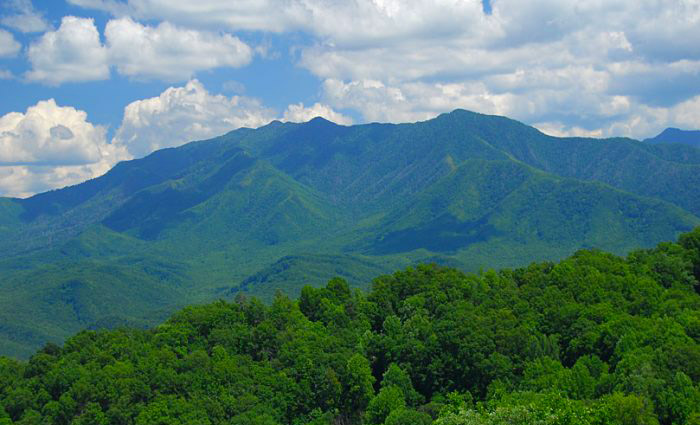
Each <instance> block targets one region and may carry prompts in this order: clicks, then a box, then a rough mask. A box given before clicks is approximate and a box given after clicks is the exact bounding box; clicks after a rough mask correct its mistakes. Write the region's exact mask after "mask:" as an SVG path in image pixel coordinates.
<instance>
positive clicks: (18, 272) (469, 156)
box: [0, 110, 700, 356]
mask: <svg viewBox="0 0 700 425" xmlns="http://www.w3.org/2000/svg"><path fill="white" fill-rule="evenodd" d="M699 179H700V150H699V149H695V148H692V147H689V146H682V145H651V144H647V143H642V142H638V141H634V140H629V139H605V140H598V139H581V138H554V137H550V136H547V135H545V134H543V133H541V132H539V131H538V130H536V129H534V128H532V127H529V126H526V125H524V124H522V123H519V122H516V121H513V120H510V119H508V118H504V117H496V116H487V115H481V114H476V113H472V112H468V111H463V110H457V111H454V112H452V113H450V114H444V115H441V116H439V117H437V118H435V119H433V120H429V121H425V122H419V123H415V124H399V125H394V124H376V123H374V124H366V125H357V126H349V127H346V126H340V125H336V124H334V123H331V122H329V121H326V120H324V119H321V118H316V119H314V120H311V121H310V122H307V123H301V124H295V123H281V122H273V123H271V124H269V125H267V126H264V127H261V128H259V129H255V130H253V129H239V130H236V131H233V132H231V133H229V134H226V135H224V136H221V137H218V138H215V139H212V140H207V141H199V142H193V143H190V144H187V145H184V146H181V147H178V148H172V149H164V150H161V151H157V152H154V153H153V154H151V155H149V156H147V157H146V158H143V159H138V160H133V161H127V162H122V163H120V164H118V165H117V166H116V167H114V168H113V169H112V170H110V171H109V172H108V173H107V174H105V175H104V176H102V177H99V178H97V179H94V180H91V181H88V182H85V183H83V184H80V185H77V186H73V187H68V188H65V189H61V190H55V191H51V192H47V193H42V194H38V195H36V196H33V197H31V198H29V199H7V198H0V255H2V257H1V258H0V274H1V275H2V280H0V291H2V293H3V297H1V298H0V352H2V353H5V354H12V355H16V356H27V355H29V354H30V353H31V352H32V351H33V350H34V349H35V348H36V347H38V346H40V345H41V344H43V343H44V342H46V341H53V342H60V341H62V340H63V338H65V337H67V336H68V335H70V334H73V333H75V332H77V331H79V330H80V329H84V328H86V327H94V326H101V325H104V324H107V325H108V324H114V323H125V322H126V323H133V324H139V325H140V326H148V325H152V324H155V323H157V322H158V321H159V320H162V319H163V318H164V317H165V316H166V315H167V314H168V312H171V311H173V310H174V309H176V308H178V307H181V306H183V305H186V304H191V303H197V302H206V301H210V300H212V299H216V298H221V297H223V298H226V297H232V296H234V294H235V293H236V292H237V291H238V290H239V289H243V290H244V291H245V292H247V293H250V294H259V295H262V296H264V297H266V299H267V300H269V299H271V296H272V294H273V293H274V290H275V289H276V288H281V289H283V290H284V291H285V292H286V293H288V294H291V295H297V294H298V293H299V290H300V288H301V287H302V286H303V285H304V284H306V283H312V284H316V285H318V284H321V283H322V282H324V281H326V280H327V279H329V278H330V277H332V276H336V275H340V276H344V277H345V278H346V279H348V281H349V283H350V284H351V285H352V286H362V285H366V282H368V281H369V280H370V279H371V277H372V276H375V275H377V274H380V273H386V272H389V271H391V270H395V269H397V268H403V267H406V266H408V265H411V264H417V263H420V262H438V263H440V264H445V265H450V266H453V267H456V268H459V269H462V270H464V271H476V270H479V269H480V268H485V267H512V266H519V265H523V264H527V263H528V262H530V261H535V260H545V259H548V260H556V259H560V258H563V257H565V256H566V255H570V254H571V253H573V252H574V251H576V250H577V249H580V248H592V247H596V248H601V249H606V250H609V251H612V252H614V253H616V254H624V253H626V252H629V251H630V250H632V249H635V248H640V247H650V246H653V245H655V244H656V243H658V242H659V241H662V240H667V239H671V238H675V237H676V236H677V235H678V234H679V233H681V232H683V231H688V230H690V229H692V228H693V227H694V226H697V225H700V218H698V214H700V192H699V191H697V190H696V188H697V187H700V180H699Z"/></svg>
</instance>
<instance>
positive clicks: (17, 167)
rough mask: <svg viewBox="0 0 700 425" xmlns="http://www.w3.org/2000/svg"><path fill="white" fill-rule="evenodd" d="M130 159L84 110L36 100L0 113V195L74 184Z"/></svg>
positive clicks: (18, 194) (11, 194) (31, 192)
mask: <svg viewBox="0 0 700 425" xmlns="http://www.w3.org/2000/svg"><path fill="white" fill-rule="evenodd" d="M128 158H130V155H129V154H128V153H127V151H126V149H125V148H124V147H121V146H117V145H113V144H110V143H107V141H106V139H105V129H104V128H102V127H100V126H95V125H93V124H91V123H90V122H89V121H88V120H87V114H86V113H85V112H84V111H80V110H77V109H75V108H72V107H66V106H59V105H57V104H56V102H55V101H54V100H53V99H49V100H46V101H40V102H38V103H37V104H36V105H34V106H31V107H29V108H28V109H27V111H26V112H25V113H20V112H10V113H8V114H6V115H4V116H2V117H0V194H2V195H5V196H28V195H31V194H33V193H36V192H40V191H45V190H49V189H55V188H60V187H63V186H67V185H71V184H76V183H80V182H82V181H84V180H87V179H90V178H93V177H97V176H99V175H101V174H103V173H105V172H106V171H108V170H109V169H110V168H111V167H112V166H113V165H114V164H116V163H117V162H118V161H120V160H123V159H128Z"/></svg>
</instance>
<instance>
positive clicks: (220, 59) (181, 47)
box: [105, 18, 252, 81]
mask: <svg viewBox="0 0 700 425" xmlns="http://www.w3.org/2000/svg"><path fill="white" fill-rule="evenodd" d="M105 37H106V40H107V43H106V44H107V48H108V50H109V57H110V62H111V63H113V64H114V65H115V66H116V67H117V70H118V71H119V73H121V74H123V75H128V76H132V77H133V76H138V77H146V78H149V77H150V78H159V79H162V80H167V81H178V80H183V79H187V78H189V77H190V76H191V75H192V74H194V73H195V72H196V71H200V70H204V69H212V68H217V67H222V66H228V67H240V66H243V65H246V64H247V63H249V62H250V60H251V59H252V50H251V48H250V47H248V45H247V44H245V43H243V42H242V41H241V40H239V39H238V38H237V37H234V36H232V35H230V34H214V33H210V32H205V31H195V30H190V29H182V28H178V27H176V26H174V25H172V24H170V23H167V22H164V23H161V24H160V25H158V26H157V27H148V26H144V25H141V24H140V23H137V22H134V21H133V20H132V19H130V18H121V19H116V20H111V21H109V22H108V23H107V26H106V28H105Z"/></svg>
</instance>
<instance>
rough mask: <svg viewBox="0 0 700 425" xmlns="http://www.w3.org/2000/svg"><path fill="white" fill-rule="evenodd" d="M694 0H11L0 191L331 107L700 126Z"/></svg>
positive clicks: (337, 114) (562, 122) (415, 116)
mask: <svg viewBox="0 0 700 425" xmlns="http://www.w3.org/2000/svg"><path fill="white" fill-rule="evenodd" d="M697 40H700V1H698V0H665V1H661V0H634V1H632V0H608V1H605V2H602V1H588V2H580V1H574V0H532V1H528V2H522V1H519V0H491V1H489V2H486V3H484V2H482V1H481V0H412V1H407V0H404V1H398V0H350V1H347V0H345V1H341V0H255V1H237V2H232V1H229V0H197V1H196V2H192V1H189V0H188V1H185V0H51V1H49V0H44V1H39V0H34V1H32V0H3V1H2V2H0V93H2V96H1V97H0V99H1V100H0V196H3V195H4V196H29V195H31V194H33V193H37V192H41V191H45V190H49V189H53V188H58V187H63V186H65V185H69V184H75V183H78V182H80V181H83V180H85V179H88V178H92V177H96V176H98V175H100V174H102V173H104V172H105V171H107V170H108V169H109V168H110V167H112V166H113V165H114V164H115V163H116V162H118V161H120V160H125V159H131V158H138V157H141V156H144V155H146V154H148V153H150V152H152V151H153V150H155V149H159V148H163V147H168V146H177V145H179V144H182V143H185V142H187V141H190V140H195V139H203V138H208V137H213V136H216V135H219V134H222V133H225V132H227V131H230V130H232V129H235V128H238V127H241V126H248V127H257V126H260V125H263V124H265V123H267V122H269V121H270V120H273V119H281V120H288V121H305V120H308V119H310V118H312V117H313V116H317V115H321V116H324V117H326V118H328V119H331V120H333V121H336V122H339V123H342V124H351V123H363V122H372V121H381V122H413V121H418V120H424V119H428V118H431V117H434V116H436V115H438V114H440V113H442V112H449V111H451V110H453V109H455V108H464V109H470V110H474V111H477V112H483V113H490V114H499V115H507V116H510V117H513V118H515V119H519V120H521V121H524V122H526V123H528V124H531V125H534V126H536V127H537V128H539V129H541V130H542V131H544V132H547V133H549V134H553V135H581V136H594V137H607V136H628V137H634V138H645V137H649V136H652V135H654V134H656V133H658V132H660V131H661V130H662V129H663V128H665V127H669V126H675V127H681V128H700V48H699V47H698V45H699V44H700V43H698V42H697Z"/></svg>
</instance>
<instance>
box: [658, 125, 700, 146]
mask: <svg viewBox="0 0 700 425" xmlns="http://www.w3.org/2000/svg"><path fill="white" fill-rule="evenodd" d="M644 141H645V142H647V143H653V144H667V143H680V144H684V145H689V146H694V147H696V148H700V130H681V129H679V128H674V127H669V128H667V129H665V130H664V131H662V132H661V133H659V134H658V135H657V136H655V137H652V138H650V139H646V140H644Z"/></svg>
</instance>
